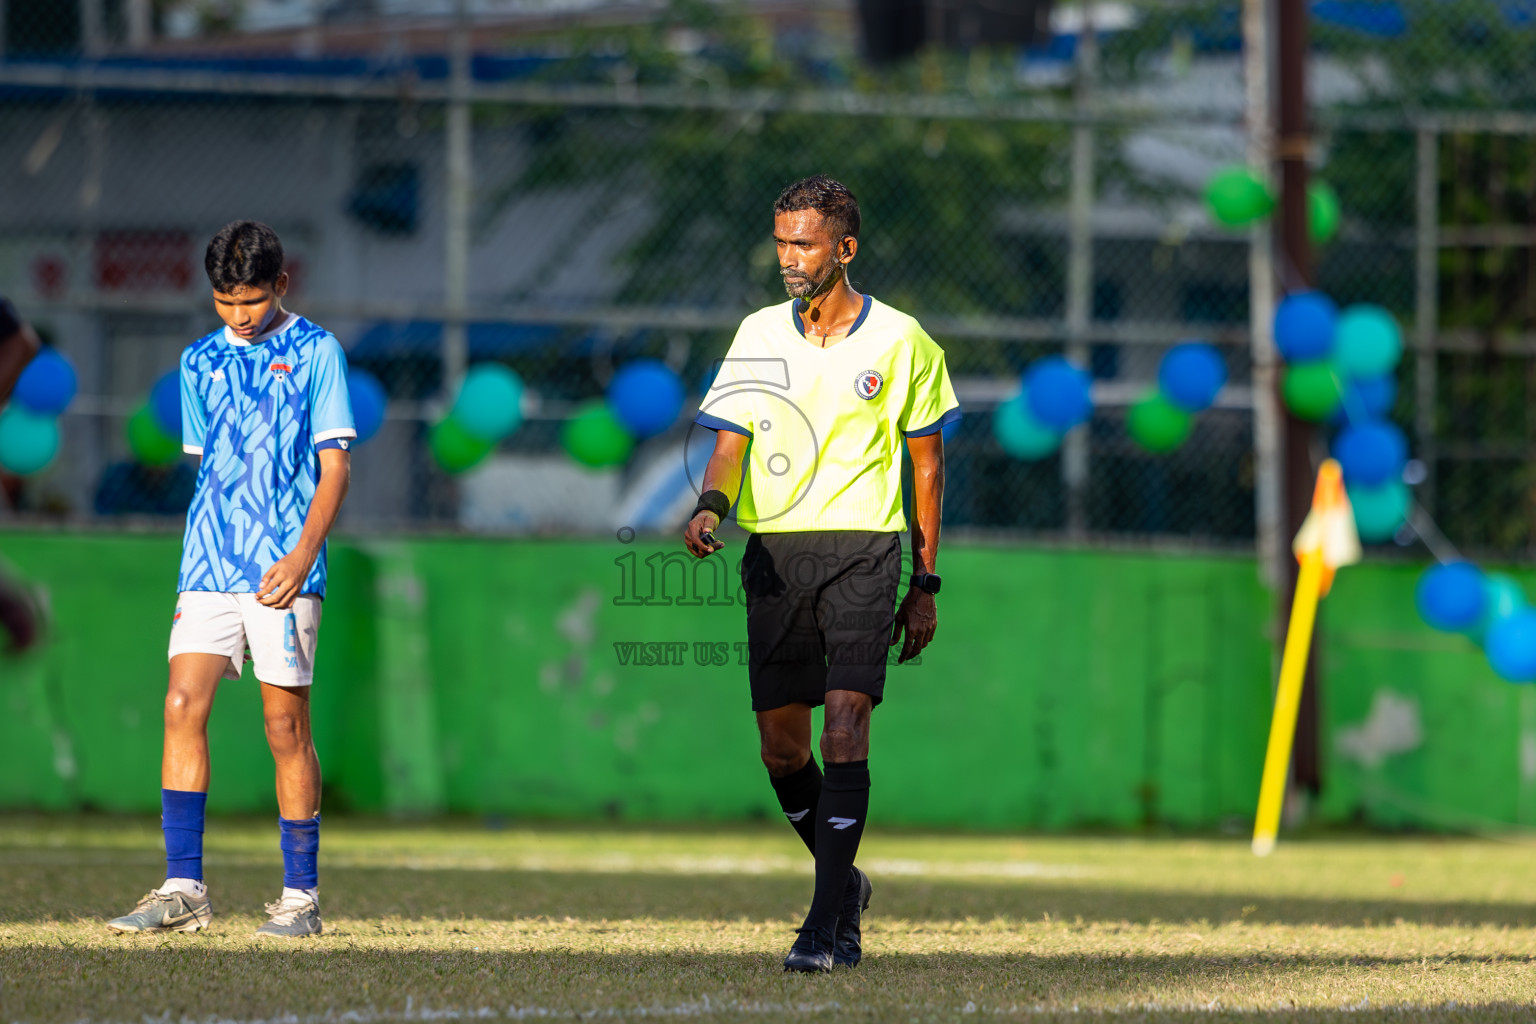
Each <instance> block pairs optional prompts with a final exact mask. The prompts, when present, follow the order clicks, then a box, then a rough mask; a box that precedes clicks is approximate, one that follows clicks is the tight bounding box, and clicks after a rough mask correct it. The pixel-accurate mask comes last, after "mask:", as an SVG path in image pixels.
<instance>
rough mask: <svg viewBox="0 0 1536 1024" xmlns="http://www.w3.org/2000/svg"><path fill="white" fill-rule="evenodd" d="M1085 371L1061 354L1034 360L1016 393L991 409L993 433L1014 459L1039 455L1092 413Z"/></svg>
mask: <svg viewBox="0 0 1536 1024" xmlns="http://www.w3.org/2000/svg"><path fill="white" fill-rule="evenodd" d="M1090 385H1091V381H1090V380H1089V377H1088V374H1087V373H1086V372H1085V371H1083V370H1081V369H1079V368H1078V367H1076V366H1073V365H1072V364H1071V363H1069V362H1067V360H1065V359H1063V358H1062V357H1061V356H1047V357H1046V358H1044V359H1039V360H1036V361H1035V362H1034V363H1033V364H1032V365H1031V366H1030V367H1029V369H1028V370H1026V371H1025V372H1024V382H1023V387H1022V388H1021V389H1020V391H1019V393H1018V394H1017V395H1015V396H1013V397H1012V398H1010V399H1009V400H1008V401H1006V402H1004V403H1002V404H1001V405H999V406H998V407H997V409H996V410H995V411H994V412H993V414H992V433H993V435H994V436H995V437H996V438H997V443H998V444H1000V445H1002V448H1003V451H1005V452H1007V453H1008V454H1009V455H1012V456H1013V457H1014V458H1016V459H1030V460H1034V459H1043V458H1045V457H1046V456H1047V455H1050V454H1051V453H1052V452H1054V451H1055V450H1056V449H1057V448H1059V447H1061V439H1062V437H1064V436H1065V435H1066V433H1067V431H1069V430H1071V429H1072V428H1073V427H1075V426H1077V425H1078V424H1080V423H1086V422H1087V421H1088V419H1089V417H1091V416H1092V415H1093V398H1092V395H1091V392H1090Z"/></svg>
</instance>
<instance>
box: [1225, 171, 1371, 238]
mask: <svg viewBox="0 0 1536 1024" xmlns="http://www.w3.org/2000/svg"><path fill="white" fill-rule="evenodd" d="M1205 205H1206V206H1207V207H1208V208H1209V209H1210V211H1211V216H1213V217H1215V218H1216V222H1217V223H1218V224H1221V225H1222V226H1224V227H1229V228H1242V227H1247V226H1248V225H1249V224H1252V223H1254V222H1255V221H1260V220H1263V219H1264V218H1265V217H1268V216H1269V215H1270V214H1271V213H1273V212H1274V211H1275V194H1274V193H1273V192H1272V191H1270V188H1269V184H1268V183H1267V182H1265V181H1264V180H1262V179H1261V178H1259V177H1258V176H1257V175H1256V174H1254V173H1253V172H1252V171H1251V170H1249V169H1248V168H1246V167H1223V168H1222V169H1221V170H1219V171H1217V172H1216V173H1215V174H1213V175H1212V176H1211V180H1210V181H1208V182H1207V183H1206V186H1205ZM1340 218H1341V213H1340V209H1339V196H1338V193H1336V192H1334V190H1333V186H1331V185H1329V184H1328V183H1327V182H1324V181H1314V182H1311V183H1310V184H1309V185H1308V186H1307V235H1308V237H1309V238H1311V239H1312V242H1313V244H1315V245H1322V244H1323V243H1325V242H1329V241H1332V240H1333V237H1334V236H1335V235H1337V234H1338V233H1339V220H1340Z"/></svg>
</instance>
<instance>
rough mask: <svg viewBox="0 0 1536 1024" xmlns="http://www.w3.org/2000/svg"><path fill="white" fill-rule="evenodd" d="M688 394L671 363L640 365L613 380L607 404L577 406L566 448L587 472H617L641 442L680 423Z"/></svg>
mask: <svg viewBox="0 0 1536 1024" xmlns="http://www.w3.org/2000/svg"><path fill="white" fill-rule="evenodd" d="M683 391H684V389H683V382H682V378H680V377H678V375H677V374H676V373H674V372H673V371H672V370H671V368H669V367H668V366H667V365H666V364H665V363H662V362H660V361H658V360H655V359H637V360H635V361H634V362H632V363H629V364H628V365H626V366H624V367H622V368H621V369H620V370H619V372H617V373H615V374H614V375H613V379H612V380H610V381H609V382H608V395H607V398H606V399H601V398H594V399H592V400H591V401H588V402H584V403H582V404H581V405H579V406H577V408H576V412H575V415H573V416H572V417H571V418H570V419H569V420H567V421H566V422H565V426H564V427H563V428H562V429H561V431H560V443H561V445H563V446H564V447H565V450H566V452H567V453H568V454H569V455H570V456H571V458H573V459H575V460H576V461H577V462H579V463H581V464H582V465H583V466H590V467H592V468H594V469H600V468H602V467H604V466H617V465H619V464H620V463H622V462H624V460H626V459H628V458H629V453H630V452H631V451H633V450H634V447H635V442H636V441H637V440H641V439H644V438H647V437H654V436H655V435H657V434H660V433H661V432H662V431H664V430H666V429H667V428H668V427H670V426H671V425H672V424H673V423H676V422H677V417H678V415H679V414H680V413H681V412H682V411H683V400H684V393H683Z"/></svg>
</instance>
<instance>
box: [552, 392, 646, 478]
mask: <svg viewBox="0 0 1536 1024" xmlns="http://www.w3.org/2000/svg"><path fill="white" fill-rule="evenodd" d="M560 443H561V444H562V445H564V446H565V450H566V451H567V452H569V453H570V456H571V458H573V459H575V460H576V461H577V462H579V463H581V464H582V465H583V466H591V467H592V468H594V469H598V468H601V467H603V466H617V465H618V464H619V463H621V462H623V461H624V460H625V459H627V458H629V453H630V452H631V451H633V450H634V447H635V438H634V435H633V434H631V433H630V432H629V431H628V430H626V429H625V427H624V424H623V423H620V422H619V418H618V417H617V416H615V415H614V414H613V410H612V409H610V408H608V403H607V402H605V401H603V400H602V399H601V398H595V399H593V400H592V401H590V402H585V403H583V404H582V405H580V406H579V407H577V409H576V415H575V416H572V417H571V418H570V419H568V420H566V422H565V426H564V427H562V428H561V429H560Z"/></svg>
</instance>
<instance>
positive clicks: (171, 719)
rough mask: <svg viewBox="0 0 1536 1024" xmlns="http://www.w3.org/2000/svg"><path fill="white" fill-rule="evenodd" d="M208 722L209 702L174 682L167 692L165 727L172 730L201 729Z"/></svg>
mask: <svg viewBox="0 0 1536 1024" xmlns="http://www.w3.org/2000/svg"><path fill="white" fill-rule="evenodd" d="M207 722H208V704H207V702H206V701H204V700H203V699H201V698H200V697H199V696H198V695H197V694H196V693H194V692H192V691H191V690H187V689H184V688H182V687H179V686H177V685H176V684H175V683H174V682H173V683H172V684H171V687H170V689H168V690H166V692H165V727H166V728H167V729H172V730H181V729H201V728H202V727H203V726H204V725H206V724H207Z"/></svg>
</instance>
